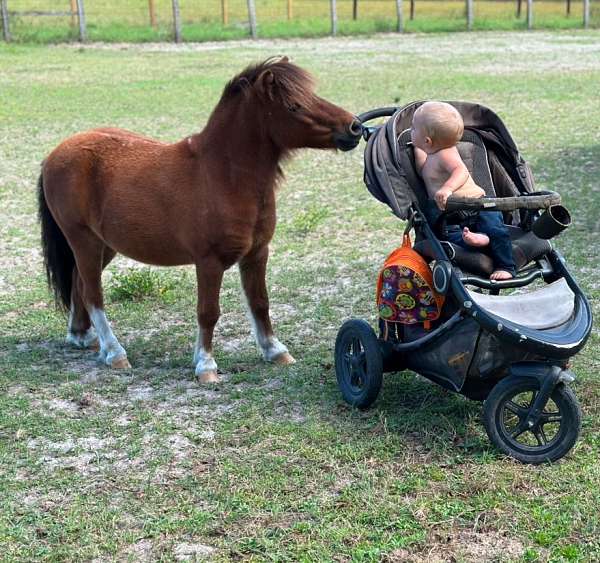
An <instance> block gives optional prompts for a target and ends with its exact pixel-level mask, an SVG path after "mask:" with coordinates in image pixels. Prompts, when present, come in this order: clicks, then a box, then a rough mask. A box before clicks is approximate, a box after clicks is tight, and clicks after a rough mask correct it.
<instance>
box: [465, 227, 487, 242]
mask: <svg viewBox="0 0 600 563" xmlns="http://www.w3.org/2000/svg"><path fill="white" fill-rule="evenodd" d="M462 238H463V240H464V241H465V242H466V243H467V244H468V245H469V246H487V245H488V244H490V237H488V236H487V235H484V234H482V233H472V232H471V231H469V229H468V228H467V227H465V228H464V229H463V232H462Z"/></svg>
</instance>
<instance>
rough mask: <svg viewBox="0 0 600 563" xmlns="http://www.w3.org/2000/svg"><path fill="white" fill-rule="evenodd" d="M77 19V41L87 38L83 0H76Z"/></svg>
mask: <svg viewBox="0 0 600 563" xmlns="http://www.w3.org/2000/svg"><path fill="white" fill-rule="evenodd" d="M77 19H78V20H79V41H81V42H82V43H83V42H85V41H86V40H87V28H86V26H85V10H84V7H83V0H77Z"/></svg>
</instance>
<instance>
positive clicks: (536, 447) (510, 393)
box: [483, 376, 581, 465]
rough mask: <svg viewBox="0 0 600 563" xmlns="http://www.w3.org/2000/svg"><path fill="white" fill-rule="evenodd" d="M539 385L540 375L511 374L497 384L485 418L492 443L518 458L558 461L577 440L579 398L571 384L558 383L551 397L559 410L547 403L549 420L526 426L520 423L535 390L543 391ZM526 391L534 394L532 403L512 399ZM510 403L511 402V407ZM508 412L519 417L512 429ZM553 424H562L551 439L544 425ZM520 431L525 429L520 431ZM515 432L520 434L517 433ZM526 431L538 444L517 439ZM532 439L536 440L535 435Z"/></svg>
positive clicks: (485, 406) (522, 460) (488, 400)
mask: <svg viewBox="0 0 600 563" xmlns="http://www.w3.org/2000/svg"><path fill="white" fill-rule="evenodd" d="M539 388H540V386H539V382H538V381H537V380H536V379H533V378H524V377H514V376H513V377H508V378H506V379H503V380H501V381H500V382H499V383H498V384H497V385H496V386H494V388H493V389H492V391H491V393H490V394H489V396H488V398H487V399H486V401H485V403H484V405H483V422H484V425H485V429H486V431H487V434H488V436H489V438H490V440H491V441H492V443H493V444H494V445H496V446H497V447H498V448H499V449H500V450H502V451H503V452H504V453H505V454H507V455H509V456H511V457H513V458H515V459H516V460H518V461H520V462H522V463H531V464H534V465H536V464H539V463H545V462H549V461H556V460H557V459H560V458H561V457H563V456H564V455H566V454H567V453H568V452H569V451H570V450H571V448H572V447H573V446H574V445H575V442H577V438H578V437H579V432H580V430H581V407H580V406H579V402H578V401H577V398H576V397H575V394H574V393H573V391H572V390H571V388H570V387H568V386H567V385H564V384H562V383H559V384H558V385H557V386H556V388H555V389H554V391H553V392H552V395H551V396H550V400H551V401H552V402H553V403H554V405H555V407H556V408H557V409H558V410H554V409H553V410H552V411H547V409H548V408H549V407H548V405H546V407H545V408H544V411H543V414H546V415H548V416H547V418H546V421H545V422H541V423H539V424H538V425H537V426H536V427H534V428H533V429H532V430H529V429H527V430H522V427H520V426H519V425H520V422H521V421H522V420H524V419H525V417H526V415H527V413H528V412H529V408H531V402H532V401H533V397H534V393H535V392H537V391H539ZM522 393H531V394H532V398H531V400H530V402H529V405H528V406H527V405H522V404H521V405H519V404H518V403H515V402H514V401H512V399H513V398H515V397H516V396H517V395H519V394H522ZM509 403H510V405H509V407H507V405H508V404H509ZM548 404H550V401H549V403H548ZM528 407H529V408H528ZM506 413H508V414H509V416H512V418H513V420H514V421H515V424H516V427H515V428H513V429H512V431H511V430H510V429H509V428H508V427H507V424H506V418H505V414H506ZM551 415H554V416H551ZM559 417H560V418H559ZM517 421H518V422H517ZM550 424H552V425H557V424H558V428H557V429H556V430H555V432H554V434H553V435H552V438H551V439H548V437H547V435H546V432H545V430H544V427H545V426H546V425H550ZM540 427H541V430H540ZM517 432H521V433H520V434H517ZM515 434H517V435H516V436H515ZM525 435H529V436H528V437H531V436H533V438H535V441H536V444H533V445H531V444H527V443H523V442H522V441H519V440H517V438H521V437H522V436H525ZM525 439H527V437H526V438H525ZM530 439H531V440H532V438H530Z"/></svg>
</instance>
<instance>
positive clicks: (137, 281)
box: [108, 268, 175, 301]
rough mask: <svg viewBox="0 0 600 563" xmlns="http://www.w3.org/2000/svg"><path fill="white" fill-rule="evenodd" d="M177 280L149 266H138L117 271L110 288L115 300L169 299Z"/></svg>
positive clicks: (111, 295) (109, 291) (112, 297)
mask: <svg viewBox="0 0 600 563" xmlns="http://www.w3.org/2000/svg"><path fill="white" fill-rule="evenodd" d="M173 289H175V282H174V281H173V280H171V279H169V278H168V277H167V276H166V275H165V274H163V273H161V272H157V271H155V270H151V269H149V268H140V269H138V268H136V269H131V270H128V271H126V272H122V273H115V274H114V275H113V277H112V280H111V284H110V286H109V288H108V293H109V296H110V297H111V299H112V300H113V301H142V300H143V299H162V300H168V298H169V296H170V295H171V292H172V291H173Z"/></svg>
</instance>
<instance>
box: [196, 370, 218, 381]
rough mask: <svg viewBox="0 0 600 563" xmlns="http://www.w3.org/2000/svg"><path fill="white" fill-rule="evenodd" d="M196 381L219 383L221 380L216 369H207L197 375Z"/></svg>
mask: <svg viewBox="0 0 600 563" xmlns="http://www.w3.org/2000/svg"><path fill="white" fill-rule="evenodd" d="M198 381H199V382H200V383H219V381H221V380H220V379H219V376H218V375H217V370H216V369H209V370H206V371H203V372H201V373H200V374H199V375H198Z"/></svg>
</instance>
